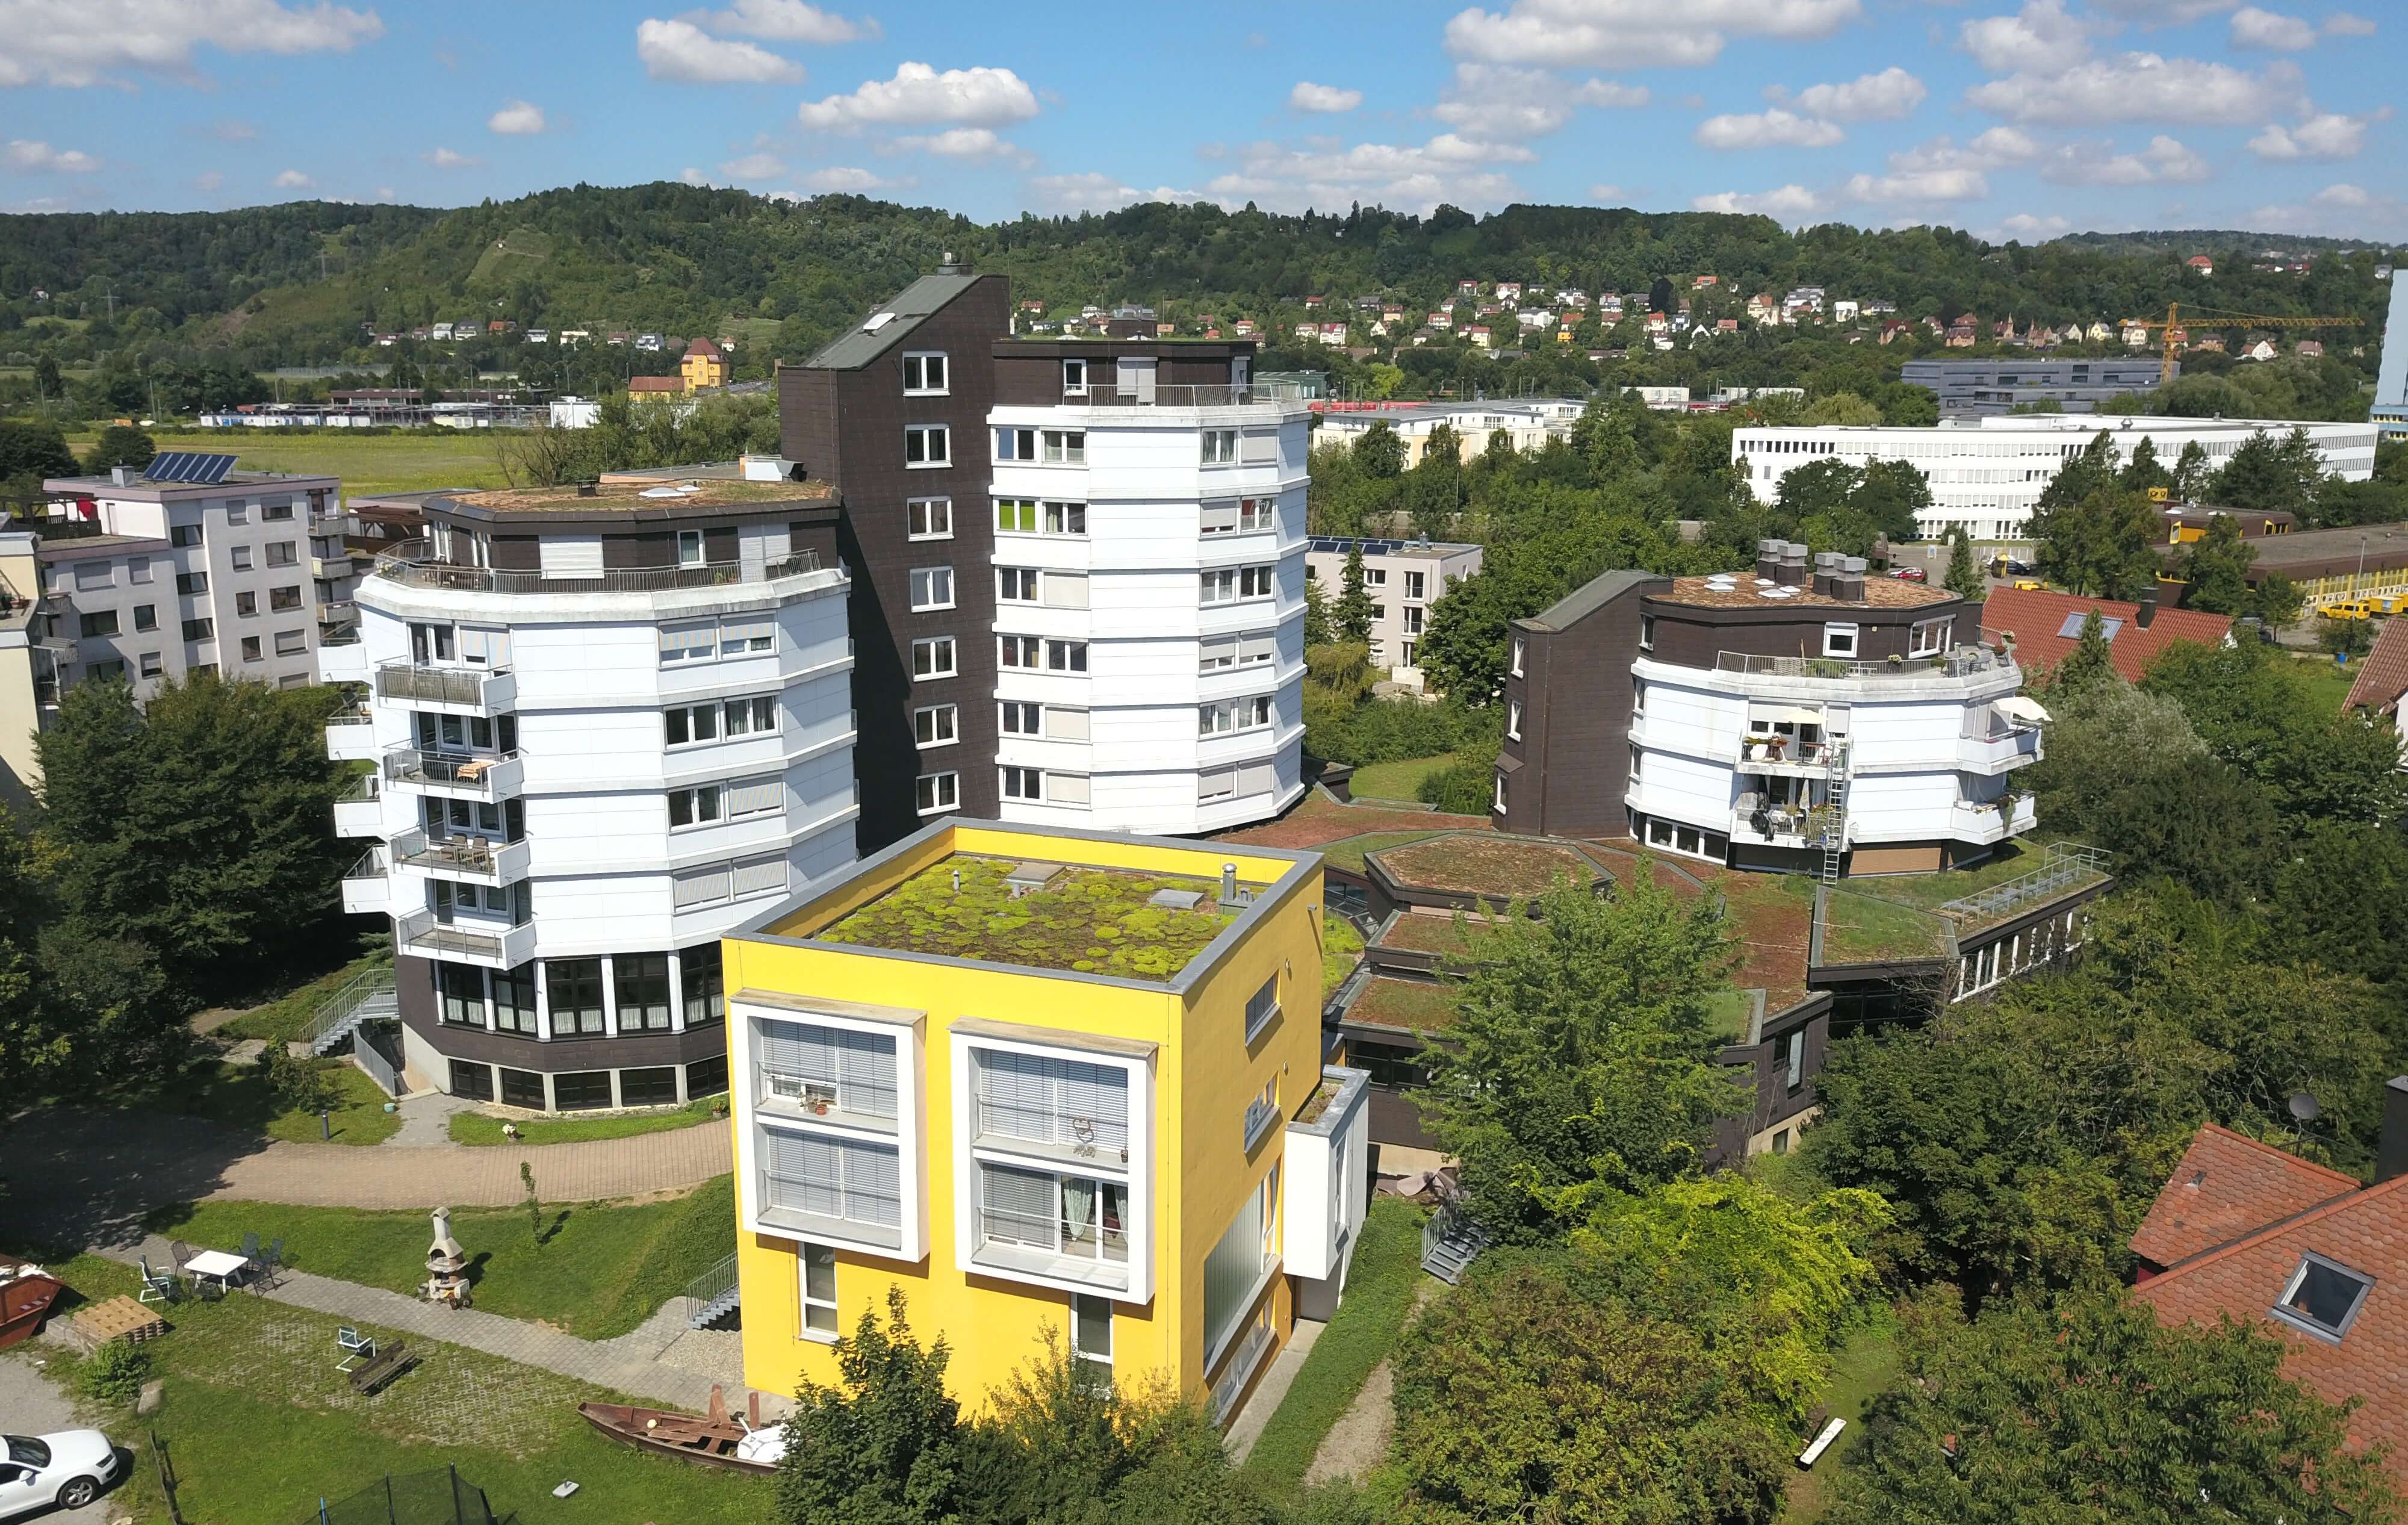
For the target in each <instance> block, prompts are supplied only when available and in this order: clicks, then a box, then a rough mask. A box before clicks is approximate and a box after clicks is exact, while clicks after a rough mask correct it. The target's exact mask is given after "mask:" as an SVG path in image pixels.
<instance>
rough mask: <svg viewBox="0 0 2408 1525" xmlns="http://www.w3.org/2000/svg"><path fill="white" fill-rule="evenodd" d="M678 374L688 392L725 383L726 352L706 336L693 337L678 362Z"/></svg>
mask: <svg viewBox="0 0 2408 1525" xmlns="http://www.w3.org/2000/svg"><path fill="white" fill-rule="evenodd" d="M678 374H679V375H680V376H681V377H682V378H683V379H684V381H685V389H686V390H687V391H688V392H699V391H701V390H702V389H703V388H705V387H712V386H725V385H726V384H727V355H726V352H724V351H723V350H721V349H720V347H719V346H718V345H716V344H713V343H712V342H711V341H710V340H709V339H707V338H698V339H695V341H694V342H693V343H692V344H690V345H687V346H686V352H685V355H684V358H682V359H681V360H680V361H679V362H678Z"/></svg>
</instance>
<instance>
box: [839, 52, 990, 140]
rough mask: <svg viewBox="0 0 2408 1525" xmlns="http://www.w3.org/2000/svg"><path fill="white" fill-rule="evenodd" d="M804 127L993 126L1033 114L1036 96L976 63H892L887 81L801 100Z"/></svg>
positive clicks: (873, 81)
mask: <svg viewBox="0 0 2408 1525" xmlns="http://www.w3.org/2000/svg"><path fill="white" fill-rule="evenodd" d="M797 114H798V115H799V116H800V117H801V119H802V123H803V125H804V126H806V127H820V128H826V129H833V130H835V131H838V132H847V133H853V132H859V131H860V130H861V129H862V128H863V127H865V126H896V127H904V126H913V127H916V126H933V125H935V124H937V123H939V122H946V123H951V124H954V125H958V126H964V127H999V126H1002V125H1003V124H1004V123H1005V122H1025V121H1027V120H1028V119H1029V118H1030V117H1033V116H1035V115H1036V114H1037V93H1036V92H1035V91H1033V90H1030V89H1029V88H1028V84H1027V82H1026V81H1025V80H1024V79H1021V78H1020V76H1018V75H1016V74H1014V73H1012V72H1011V70H1010V69H996V68H987V67H985V66H984V65H981V66H979V67H976V68H968V69H947V70H945V71H944V72H943V73H942V74H939V73H938V72H937V71H936V70H935V69H934V68H932V67H930V66H929V65H925V64H912V63H905V64H898V65H896V68H895V78H894V79H866V80H864V81H862V85H861V88H860V89H859V90H856V91H854V92H853V94H850V95H830V96H829V97H827V98H826V99H825V100H821V101H805V102H804V103H803V106H802V110H801V111H800V112H799V113H797Z"/></svg>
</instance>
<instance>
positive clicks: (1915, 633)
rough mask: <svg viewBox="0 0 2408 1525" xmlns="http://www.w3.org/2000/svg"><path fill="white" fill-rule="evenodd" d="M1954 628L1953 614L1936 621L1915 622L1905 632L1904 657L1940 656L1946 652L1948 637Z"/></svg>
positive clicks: (1948, 643)
mask: <svg viewBox="0 0 2408 1525" xmlns="http://www.w3.org/2000/svg"><path fill="white" fill-rule="evenodd" d="M1956 626H1957V619H1956V616H1955V615H1953V614H1952V615H1947V616H1945V617H1943V618H1941V619H1936V620H1917V621H1915V622H1914V625H1913V626H1911V627H1909V629H1908V631H1907V636H1906V655H1909V656H1938V655H1942V654H1943V653H1944V652H1946V651H1947V650H1948V648H1949V646H1950V644H1951V641H1950V640H1949V635H1950V632H1952V631H1953V630H1954V629H1955V628H1956Z"/></svg>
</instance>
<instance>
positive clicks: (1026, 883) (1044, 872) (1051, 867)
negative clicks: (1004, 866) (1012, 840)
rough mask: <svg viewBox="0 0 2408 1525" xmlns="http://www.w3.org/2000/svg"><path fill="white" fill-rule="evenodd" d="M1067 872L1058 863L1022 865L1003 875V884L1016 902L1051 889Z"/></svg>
mask: <svg viewBox="0 0 2408 1525" xmlns="http://www.w3.org/2000/svg"><path fill="white" fill-rule="evenodd" d="M1068 871H1069V870H1068V869H1065V868H1063V867H1062V865H1060V864H1059V863H1024V864H1022V865H1021V866H1020V867H1018V868H1016V869H1014V870H1011V872H1010V873H1008V874H1005V875H1004V876H1003V884H1004V887H1005V888H1006V889H1009V890H1010V891H1011V898H1012V899H1015V900H1017V899H1020V898H1021V897H1022V896H1024V895H1034V894H1036V893H1037V892H1038V891H1039V890H1041V889H1051V888H1053V887H1054V882H1055V881H1056V880H1058V879H1060V878H1061V877H1062V876H1063V875H1064V874H1066V873H1068Z"/></svg>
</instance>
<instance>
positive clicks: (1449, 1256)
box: [1422, 1202, 1488, 1287]
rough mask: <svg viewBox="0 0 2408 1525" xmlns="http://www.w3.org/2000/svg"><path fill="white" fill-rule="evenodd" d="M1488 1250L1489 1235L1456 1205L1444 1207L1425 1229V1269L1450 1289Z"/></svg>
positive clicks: (1423, 1253)
mask: <svg viewBox="0 0 2408 1525" xmlns="http://www.w3.org/2000/svg"><path fill="white" fill-rule="evenodd" d="M1487 1247H1488V1231H1487V1230H1485V1229H1483V1228H1482V1227H1481V1226H1480V1225H1479V1224H1477V1223H1474V1222H1473V1221H1471V1216H1470V1215H1469V1214H1468V1213H1465V1212H1463V1211H1462V1210H1460V1209H1459V1208H1457V1207H1455V1205H1454V1204H1453V1203H1452V1202H1448V1203H1441V1205H1440V1207H1439V1210H1438V1211H1437V1212H1435V1213H1432V1214H1431V1215H1430V1216H1429V1221H1428V1222H1426V1223H1425V1224H1423V1225H1422V1269H1423V1270H1424V1271H1426V1272H1428V1273H1430V1274H1431V1275H1433V1276H1436V1277H1437V1278H1438V1279H1439V1280H1441V1281H1442V1282H1444V1283H1446V1284H1447V1285H1448V1286H1449V1287H1453V1286H1454V1285H1455V1283H1457V1282H1459V1281H1461V1280H1462V1279H1463V1273H1464V1270H1465V1268H1466V1267H1468V1266H1469V1265H1470V1264H1471V1262H1472V1261H1473V1259H1476V1258H1478V1256H1479V1254H1480V1252H1481V1251H1482V1250H1484V1249H1486V1248H1487Z"/></svg>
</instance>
